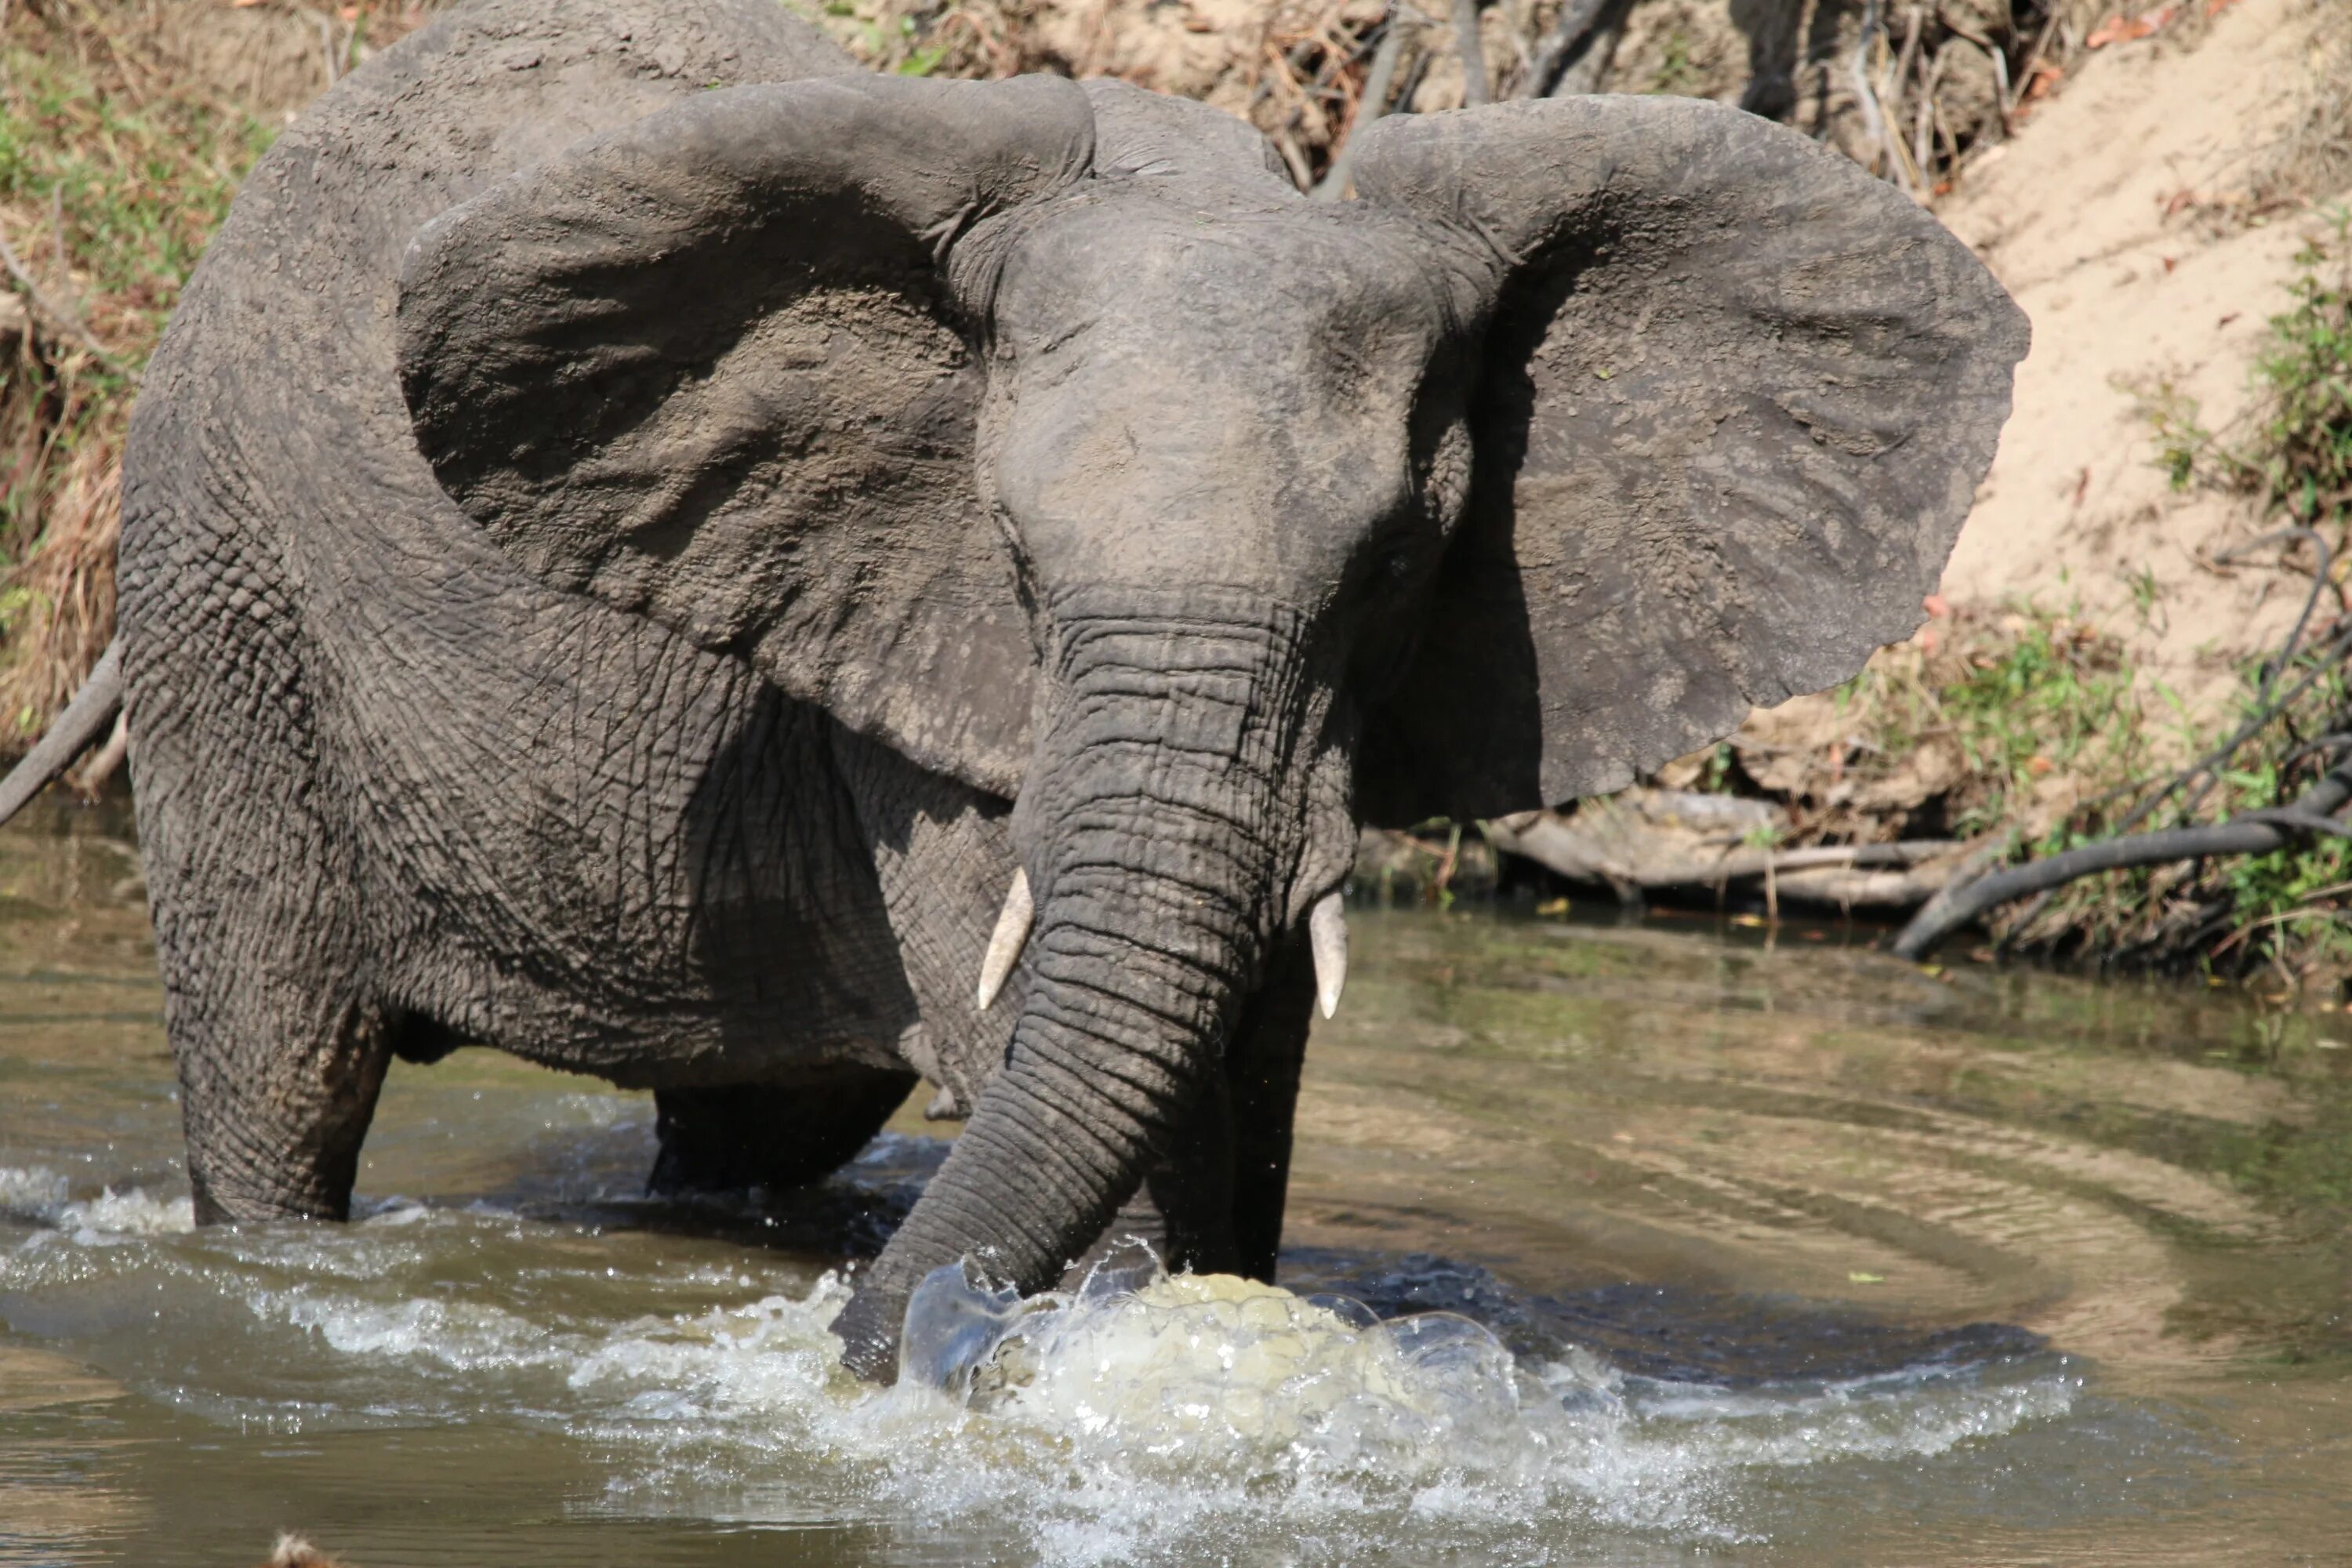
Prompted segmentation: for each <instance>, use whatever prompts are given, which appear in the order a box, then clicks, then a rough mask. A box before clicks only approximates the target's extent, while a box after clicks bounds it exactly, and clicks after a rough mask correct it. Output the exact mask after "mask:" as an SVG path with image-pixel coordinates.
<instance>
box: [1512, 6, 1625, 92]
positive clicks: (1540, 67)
mask: <svg viewBox="0 0 2352 1568" xmlns="http://www.w3.org/2000/svg"><path fill="white" fill-rule="evenodd" d="M1608 8H1609V0H1561V4H1560V7H1559V18H1558V19H1557V20H1555V21H1554V22H1553V23H1552V26H1551V31H1550V32H1549V33H1547V34H1545V35H1544V41H1543V42H1542V43H1541V44H1539V45H1538V46H1537V47H1536V53H1535V58H1533V59H1532V60H1529V61H1528V70H1527V75H1526V76H1525V77H1524V78H1522V79H1520V82H1519V91H1518V96H1519V97H1521V98H1549V97H1550V96H1551V89H1553V87H1555V86H1556V85H1558V83H1559V73H1560V68H1561V67H1562V66H1563V65H1565V64H1566V63H1567V61H1568V56H1569V51H1570V50H1571V49H1573V48H1575V47H1576V46H1577V45H1578V44H1579V43H1580V41H1582V39H1583V37H1584V36H1585V35H1586V34H1587V33H1590V32H1591V31H1592V28H1593V25H1594V24H1595V23H1597V22H1599V21H1600V20H1601V12H1603V11H1605V10H1607V9H1608Z"/></svg>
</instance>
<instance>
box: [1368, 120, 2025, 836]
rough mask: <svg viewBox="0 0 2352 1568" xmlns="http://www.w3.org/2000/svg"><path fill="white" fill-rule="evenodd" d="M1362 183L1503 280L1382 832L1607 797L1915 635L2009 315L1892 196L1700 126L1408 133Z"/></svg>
mask: <svg viewBox="0 0 2352 1568" xmlns="http://www.w3.org/2000/svg"><path fill="white" fill-rule="evenodd" d="M1366 134H1367V141H1366V142H1365V144H1364V145H1363V147H1362V148H1361V149H1360V153H1359V154H1358V158H1357V163H1356V175H1355V177H1356V184H1357V188H1358V189H1359V191H1360V192H1361V193H1362V195H1363V196H1364V197H1365V198H1366V199H1368V200H1370V201H1374V202H1379V203H1382V204H1384V205H1394V206H1399V207H1403V208H1407V209H1410V210H1412V211H1414V212H1417V213H1418V214H1420V215H1421V216H1424V217H1426V218H1428V219H1431V220H1433V222H1435V223H1437V224H1439V225H1442V226H1445V227H1447V228H1449V229H1451V230H1452V231H1454V233H1455V234H1456V235H1457V236H1465V237H1470V238H1471V239H1472V240H1473V242H1474V245H1475V247H1477V248H1479V249H1481V250H1484V251H1486V252H1490V253H1491V254H1493V255H1494V256H1495V257H1496V267H1497V278H1498V279H1499V281H1498V285H1497V293H1496V297H1495V305H1494V311H1493V315H1492V318H1491V324H1490V326H1489V328H1488V330H1487V335H1486V343H1485V349H1484V369H1483V371H1482V372H1481V379H1480V381H1479V384H1478V385H1477V387H1476V389H1475V393H1474V396H1473V404H1472V409H1471V421H1472V438H1473V445H1474V447H1475V467H1474V477H1473V482H1472V492H1471V500H1470V509H1469V512H1468V514H1467V516H1466V517H1465V520H1464V521H1463V523H1462V527H1461V531H1460V533H1459V534H1458V535H1457V536H1456V538H1455V539H1454V542H1453V544H1452V545H1451V547H1450V548H1449V551H1448V554H1447V558H1446V560H1445V562H1444V566H1443V568H1442V569H1441V573H1440V575H1439V580H1438V584H1437V587H1436V592H1435V601H1434V604H1433V607H1432V610H1431V613H1430V619H1429V622H1428V625H1427V626H1426V628H1425V631H1424V633H1423V640H1422V643H1421V647H1420V651H1419V652H1418V653H1417V654H1416V656H1415V658H1414V661H1413V663H1412V665H1411V666H1410V667H1409V669H1408V672H1407V674H1406V675H1405V677H1404V679H1403V684H1402V688H1401V689H1399V690H1398V691H1397V692H1396V694H1395V695H1394V696H1393V697H1392V698H1391V699H1390V700H1388V701H1387V702H1386V703H1385V705H1384V706H1383V707H1381V709H1379V710H1376V711H1375V712H1373V713H1372V714H1370V715H1369V716H1368V721H1367V731H1366V734H1365V739H1364V752H1363V757H1362V760H1361V763H1360V770H1359V788H1360V804H1361V805H1363V806H1364V808H1365V809H1366V811H1367V812H1368V814H1369V815H1370V816H1372V818H1373V819H1374V820H1376V821H1386V822H1409V821H1417V820H1420V819H1422V818H1424V817H1428V816H1441V815H1451V816H1457V817H1478V816H1499V815H1502V814H1504V813H1507V812H1511V811H1518V810H1525V809H1528V808H1532V807H1536V806H1540V805H1553V804H1557V803H1559V802H1561V801H1564V800H1568V799H1570V798H1572V797H1575V796H1578V795H1591V794H1597V793H1600V792H1602V791H1606V790H1611V789H1615V788H1618V787H1621V786H1622V785H1623V784H1628V783H1630V782H1632V781H1633V778H1634V777H1635V776H1637V775H1638V774H1639V773H1643V772H1645V771H1647V770H1648V769H1650V768H1652V767H1654V766H1656V765H1657V764H1659V763H1664V762H1665V761H1667V760H1669V759H1671V758H1673V757H1676V756H1680V755H1682V754H1684V753H1685V752H1689V751H1691V750H1693V749H1695V748H1696V747H1697V746H1699V745H1701V744H1704V743H1705V742H1707V741H1710V740H1713V739H1715V738H1717V737H1718V736H1720V735H1723V734H1726V733H1727V732H1729V731H1731V730H1732V729H1734V728H1736V727H1737V726H1738V724H1739V722H1740V721H1742V720H1743V719H1745V718H1746V717H1747V715H1748V710H1749V709H1750V708H1751V707H1753V706H1758V705H1769V704H1771V703H1775V702H1779V701H1780V700H1783V699H1785V698H1787V697H1789V696H1790V695H1792V694H1795V693H1798V692H1804V691H1814V690H1819V689H1822V688H1824V687H1827V686H1831V685H1834V684H1835V683H1836V682H1838V681H1840V680H1843V679H1845V678H1847V677H1848V676H1851V675H1853V673H1854V672H1855V671H1856V670H1858V669H1859V668H1861V667H1862V665H1863V663H1864V660H1865V659H1867V658H1869V656H1870V654H1871V652H1872V651H1873V650H1874V649H1875V648H1877V647H1880V646H1881V645H1882V644H1885V643H1888V642H1892V641H1895V640H1897V639H1900V638H1902V637H1907V636H1909V635H1910V634H1911V632H1913V631H1914V630H1916V628H1917V626H1918V625H1919V623H1920V620H1921V619H1922V611H1921V599H1922V598H1923V596H1924V595H1927V594H1929V593H1932V592H1933V591H1934V590H1935V587H1936V584H1937V579H1938V577H1939V576H1940V574H1941V573H1942V570H1943V565H1944V561H1945V558H1946V556H1947V555H1948V554H1949V552H1950V551H1951V547H1952V542H1953V540H1954V539H1955V537H1956V536H1957V535H1958V531H1959V527H1960V523H1961V521H1963V520H1964V519H1965V517H1966V516H1967V514H1968V510H1969V502H1970V500H1971V499H1972V498H1973V496H1974V493H1975V489H1976V485H1977V483H1978V481H1979V479H1982V478H1983V476H1984V472H1985V469H1986V468H1987V467H1988V466H1989V465H1990V463H1991V460H1992V454H1993V446H1994V441H1995V439H1996V437H1998V435H1999V433H2000V426H2001V423H2002V421H2003V420H2005V419H2006V418H2007V417H2008V415H2009V400H2010V379H2011V367H2012V366H2013V365H2014V364H2015V363H2016V362H2017V361H2018V360H2019V359H2020V358H2021V357H2022V356H2023V354H2024V353H2025V346H2026V336H2027V334H2026V323H2025V319H2024V317H2023V315H2022V314H2021V312H2020V311H2019V310H2018V309H2017V307H2016V306H2015V305H2014V304H2013V303H2012V302H2011V300H2010V299H2009V297H2008V295H2007V294H2006V293H2004V292H2003V291H2002V289H2001V288H2000V284H1999V283H1998V282H1996V281H1995V280H1994V279H1993V278H1992V276H1991V275H1990V273H1989V272H1987V271H1986V270H1985V268H1984V267H1983V266H1982V265H1981V264H1980V263H1979V262H1978V260H1977V259H1976V258H1975V257H1974V256H1972V255H1970V254H1969V251H1968V249H1967V248H1966V247H1963V246H1962V245H1961V244H1960V243H1959V241H1958V240H1957V239H1955V238H1953V237H1952V236H1951V235H1950V234H1949V233H1948V232H1947V231H1946V230H1945V229H1944V227H1943V226H1941V225H1940V224H1938V223H1937V221H1936V220H1935V219H1934V218H1933V217H1931V216H1928V215H1927V213H1925V212H1923V211H1921V210H1920V209H1919V208H1918V207H1917V206H1916V205H1914V204H1913V203H1912V202H1911V201H1910V200H1909V199H1908V198H1906V196H1904V195H1902V194H1901V193H1900V192H1898V191H1896V190H1895V188H1894V187H1892V186H1890V185H1887V184H1885V183H1883V182H1881V181H1878V180H1874V179H1872V178H1871V177H1870V176H1869V175H1868V174H1864V172H1863V171H1862V170H1861V169H1859V168H1857V167H1856V166H1854V165H1853V163H1850V162H1849V161H1847V160H1846V159H1844V158H1843V157H1840V156H1839V155H1837V154H1836V153H1831V152H1828V151H1826V150H1824V149H1822V147H1820V146H1818V145H1816V144H1815V143H1813V142H1809V141H1807V140H1806V139H1805V138H1803V137H1801V136H1800V135H1797V134H1796V133H1795V132H1790V131H1787V130H1784V129H1782V128H1781V127H1780V126H1777V125H1773V124H1770V123H1768V122H1767V121H1762V120H1759V119H1756V118H1755V117H1753V116H1751V115H1748V114H1746V113H1743V112H1741V111H1740V110H1735V109H1729V108H1727V107H1724V106H1721V105H1718V104H1714V103H1706V102H1699V101H1693V100H1675V99H1664V98H1632V97H1624V98H1616V97H1598V98H1570V99H1556V100H1543V101H1538V102H1525V103H1513V104H1506V105H1496V106H1494V107H1491V108H1483V109H1475V110H1463V111H1460V112H1457V113H1450V114H1435V115H1425V116H1399V117H1394V118H1391V119H1388V120H1384V121H1381V122H1380V123H1379V124H1378V125H1376V126H1374V127H1371V128H1370V131H1368V132H1367V133H1366Z"/></svg>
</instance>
